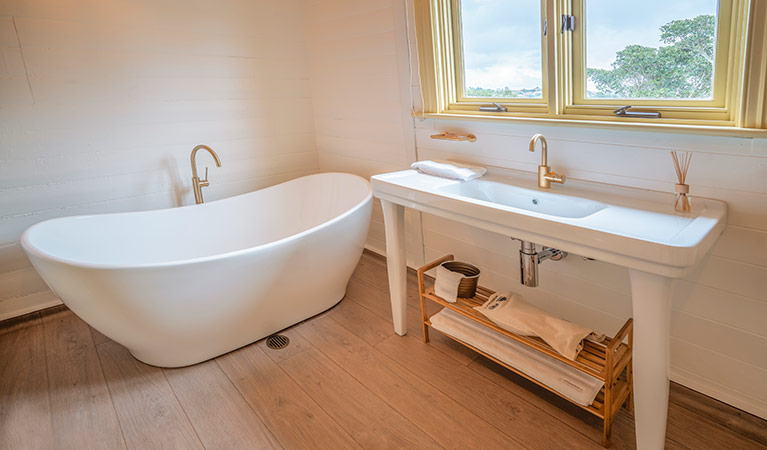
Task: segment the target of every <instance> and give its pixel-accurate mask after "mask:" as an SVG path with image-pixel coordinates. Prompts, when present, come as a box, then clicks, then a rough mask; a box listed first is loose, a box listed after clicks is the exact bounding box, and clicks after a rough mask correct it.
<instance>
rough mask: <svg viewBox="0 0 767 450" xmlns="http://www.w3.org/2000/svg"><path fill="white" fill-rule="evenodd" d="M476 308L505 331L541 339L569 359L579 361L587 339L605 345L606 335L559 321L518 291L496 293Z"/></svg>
mask: <svg viewBox="0 0 767 450" xmlns="http://www.w3.org/2000/svg"><path fill="white" fill-rule="evenodd" d="M474 309H476V310H477V311H479V312H481V313H482V314H484V315H485V317H487V318H488V319H490V320H492V321H493V322H495V323H496V324H497V325H498V326H499V327H501V328H503V329H504V330H508V331H511V332H512V333H514V334H518V335H520V336H538V337H540V338H541V339H543V340H544V341H546V343H547V344H549V345H550V346H551V348H553V349H554V350H556V351H557V352H558V353H560V354H561V355H562V356H564V357H565V358H568V359H571V360H573V361H575V358H576V357H577V356H578V353H579V352H580V351H581V349H582V348H583V340H584V339H589V340H590V341H593V342H602V341H604V339H605V335H604V334H599V333H596V332H595V331H593V330H590V329H588V328H586V327H582V326H580V325H577V324H574V323H572V322H568V321H566V320H562V319H558V318H556V317H554V316H551V315H550V314H548V313H547V312H546V311H544V310H542V309H540V308H536V307H535V306H533V305H531V304H529V303H527V302H526V301H525V300H524V298H522V296H521V295H519V294H516V293H514V292H507V293H505V294H499V293H495V294H493V295H491V296H490V298H489V299H487V301H486V302H485V304H483V305H482V306H477V307H475V308H474Z"/></svg>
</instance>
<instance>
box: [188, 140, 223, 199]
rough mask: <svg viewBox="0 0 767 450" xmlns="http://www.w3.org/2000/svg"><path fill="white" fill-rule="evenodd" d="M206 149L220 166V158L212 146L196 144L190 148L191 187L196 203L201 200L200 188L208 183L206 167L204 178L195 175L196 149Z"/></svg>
mask: <svg viewBox="0 0 767 450" xmlns="http://www.w3.org/2000/svg"><path fill="white" fill-rule="evenodd" d="M200 149H202V150H207V151H208V153H210V154H211V156H213V159H214V160H216V166H217V167H221V160H220V159H219V158H218V155H217V154H216V152H214V151H213V149H212V148H210V147H208V146H207V145H198V146H197V147H195V148H194V150H192V156H191V158H190V159H191V162H192V187H193V188H194V201H195V203H197V204H198V205H199V204H200V203H202V202H203V200H202V188H203V187H205V186H208V185H210V182H208V168H207V167H205V179H204V180H201V179H200V177H199V176H198V175H197V150H200Z"/></svg>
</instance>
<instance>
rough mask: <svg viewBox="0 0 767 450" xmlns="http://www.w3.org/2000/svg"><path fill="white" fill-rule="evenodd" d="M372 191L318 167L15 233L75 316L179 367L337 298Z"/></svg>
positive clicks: (362, 232)
mask: <svg viewBox="0 0 767 450" xmlns="http://www.w3.org/2000/svg"><path fill="white" fill-rule="evenodd" d="M371 198H372V196H371V190H370V185H369V183H368V182H367V181H366V180H365V179H363V178H360V177H358V176H355V175H351V174H343V173H325V174H318V175H310V176H306V177H302V178H298V179H295V180H292V181H288V182H285V183H282V184H279V185H276V186H272V187H269V188H266V189H261V190H259V191H255V192H251V193H248V194H243V195H239V196H236V197H231V198H227V199H224V200H218V201H213V202H209V203H204V204H201V205H194V206H187V207H181V208H172V209H163V210H156V211H146V212H129V213H120V214H103V215H93V216H78V217H63V218H59V219H53V220H48V221H45V222H42V223H39V224H37V225H34V226H32V227H30V228H29V229H27V230H26V231H25V232H24V235H23V236H22V240H21V242H22V245H23V247H24V250H26V252H27V255H29V258H30V260H31V261H32V264H33V265H34V266H35V268H36V269H37V271H38V272H39V273H40V275H41V276H42V277H43V279H44V280H45V282H46V283H47V284H48V286H50V288H51V289H52V290H53V291H54V292H55V293H56V295H58V296H59V298H61V300H62V301H63V302H64V303H65V304H66V305H67V306H68V307H69V308H70V309H71V310H72V311H73V312H74V313H75V314H77V315H78V316H80V317H81V318H82V319H83V320H85V321H86V322H88V323H89V324H90V325H91V326H93V327H94V328H95V329H97V330H98V331H100V332H101V333H103V334H105V335H106V336H107V337H109V338H111V339H113V340H114V341H116V342H118V343H120V344H122V345H124V346H125V347H127V348H128V350H130V352H131V353H132V354H133V356H135V357H136V358H138V359H139V360H141V361H143V362H146V363H148V364H152V365H155V366H161V367H180V366H186V365H190V364H195V363H198V362H202V361H205V360H208V359H210V358H213V357H216V356H218V355H221V354H223V353H226V352H229V351H231V350H234V349H236V348H239V347H242V346H244V345H247V344H250V343H251V342H254V341H256V340H258V339H261V338H263V337H265V336H267V335H269V334H272V333H274V332H276V331H279V330H281V329H284V328H286V327H288V326H290V325H293V324H295V323H297V322H300V321H302V320H304V319H307V318H309V317H311V316H314V315H316V314H318V313H320V312H322V311H325V310H327V309H328V308H330V307H332V306H333V305H335V304H336V303H338V301H340V300H341V298H342V297H343V296H344V293H345V291H346V285H347V283H348V281H349V278H350V277H351V274H352V272H353V271H354V268H355V267H356V265H357V262H358V261H359V258H360V256H361V254H362V249H363V245H364V243H365V239H366V237H367V232H368V227H369V224H370V214H371V208H372V204H371Z"/></svg>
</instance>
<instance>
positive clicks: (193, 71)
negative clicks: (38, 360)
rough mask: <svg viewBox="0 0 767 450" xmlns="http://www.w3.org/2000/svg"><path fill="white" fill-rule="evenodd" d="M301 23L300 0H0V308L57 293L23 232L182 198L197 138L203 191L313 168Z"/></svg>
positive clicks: (24, 306) (227, 191) (33, 303)
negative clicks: (215, 157)
mask: <svg viewBox="0 0 767 450" xmlns="http://www.w3.org/2000/svg"><path fill="white" fill-rule="evenodd" d="M303 29H304V8H303V4H302V2H301V1H300V0H286V1H279V2H274V1H267V0H258V1H252V0H223V1H206V2H193V3H190V2H188V1H184V0H165V1H162V2H158V1H154V0H139V1H131V2H123V1H115V0H103V1H98V2H91V1H85V0H24V1H22V0H0V319H2V318H6V317H11V316H14V315H18V314H22V313H24V312H27V311H31V310H34V309H38V308H40V307H43V306H47V305H50V304H55V303H57V302H58V299H57V298H56V297H55V296H54V295H53V294H52V293H51V292H50V291H49V290H48V289H47V288H46V286H45V284H44V283H43V282H42V280H41V279H40V278H39V276H37V274H36V273H35V271H34V270H33V269H32V267H31V266H30V265H29V262H28V260H27V259H26V257H25V256H24V253H23V251H22V250H21V248H20V245H19V242H18V241H19V236H20V235H21V233H22V231H23V230H24V229H25V228H26V227H28V226H30V225H32V224H34V223H37V222H40V221H42V220H45V219H50V218H54V217H60V216H67V215H76V214H90V213H103V212H112V211H129V210H139V209H154V208H165V207H171V206H178V205H182V204H190V203H192V202H193V196H192V193H191V183H190V178H191V171H190V167H189V152H190V151H191V150H192V148H193V147H194V146H195V145H197V144H200V143H205V144H208V145H210V146H212V147H213V149H214V150H216V151H217V152H218V154H219V155H220V157H221V159H222V162H223V167H222V168H220V169H217V168H215V167H211V170H210V181H211V186H210V188H206V189H205V198H206V199H208V200H213V199H216V198H221V197H226V196H231V195H235V194H239V193H243V192H248V191H251V190H253V189H257V188H260V187H264V186H268V185H271V184H275V183H278V182H281V181H284V180H287V179H291V178H295V177H297V176H300V175H304V174H309V173H313V172H316V171H317V169H318V159H317V152H316V149H315V139H314V125H313V116H312V106H311V105H312V102H311V86H310V80H309V72H308V58H307V52H306V34H305V33H304V32H303ZM199 163H200V170H201V171H202V170H204V166H206V165H212V160H211V159H210V157H209V156H207V155H204V154H200V157H199Z"/></svg>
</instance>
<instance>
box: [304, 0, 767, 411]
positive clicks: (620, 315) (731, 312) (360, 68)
mask: <svg viewBox="0 0 767 450" xmlns="http://www.w3.org/2000/svg"><path fill="white" fill-rule="evenodd" d="M306 3H307V8H308V14H307V18H308V28H307V30H308V33H309V36H310V47H309V52H310V61H311V73H312V89H313V92H314V98H315V100H316V101H315V123H316V124H317V135H318V137H317V148H318V152H319V155H320V168H321V169H322V170H345V171H351V172H356V173H359V174H361V175H364V176H369V175H371V174H374V173H379V172H386V171H391V170H396V169H403V168H405V167H407V165H408V164H409V162H410V161H411V159H412V157H415V154H414V152H410V150H409V146H410V141H409V140H408V139H407V138H406V136H407V135H408V133H409V132H413V131H414V132H415V134H416V143H417V157H418V158H419V159H447V158H454V159H458V160H464V161H473V162H477V163H480V164H483V165H486V166H488V167H490V169H491V170H493V171H496V172H499V173H503V172H504V169H515V170H524V171H530V172H535V171H536V170H537V168H536V166H537V165H538V164H539V161H540V153H537V152H536V153H534V154H533V153H530V152H528V150H527V143H528V141H529V138H530V136H532V135H533V134H534V133H539V132H542V133H544V134H545V135H546V136H547V137H548V140H549V161H550V165H551V166H553V167H554V168H555V169H556V170H557V171H558V172H563V173H565V174H567V175H568V176H569V177H571V178H573V179H581V180H590V181H598V182H602V183H606V184H605V188H606V189H609V188H610V185H611V184H613V185H622V186H631V187H636V188H641V189H652V190H661V191H673V185H674V183H675V174H674V171H673V166H672V163H671V158H670V156H669V154H668V150H669V149H677V150H687V151H692V152H694V153H695V155H694V157H693V160H692V164H691V168H690V173H689V178H688V180H689V183H690V185H691V186H692V193H693V194H694V195H698V196H705V197H713V198H718V199H722V200H725V201H727V203H728V205H729V218H728V220H729V225H728V227H727V229H726V231H725V232H724V235H723V236H722V237H721V239H720V240H719V242H718V244H717V245H716V247H715V248H714V250H713V251H712V253H711V255H709V256H708V257H707V258H706V259H705V260H704V261H703V263H702V264H701V265H700V266H699V267H698V268H697V270H696V271H695V272H694V273H693V274H691V275H690V276H688V277H687V278H685V279H683V280H678V281H675V282H674V297H673V316H672V336H673V340H672V373H671V376H672V379H674V380H675V381H677V382H679V383H681V384H684V385H686V386H689V387H691V388H693V389H696V390H699V391H701V392H704V393H706V394H709V395H711V396H713V397H716V398H719V399H721V400H723V401H725V402H728V403H731V404H733V405H735V406H737V407H740V408H742V409H745V410H747V411H749V412H752V413H754V414H757V415H760V416H762V417H767V139H750V138H727V137H711V136H691V135H684V134H673V133H649V132H629V131H616V130H610V129H596V128H578V127H565V126H537V125H511V124H499V123H481V122H468V121H467V122H459V121H442V120H425V121H419V120H411V119H409V118H407V113H408V112H409V109H410V104H411V99H410V96H409V94H408V86H410V85H411V83H410V78H409V73H408V70H407V63H408V54H407V44H406V43H404V42H403V41H404V40H405V36H406V32H405V23H406V22H405V11H404V6H403V0H385V1H384V0H379V1H372V0H368V1H352V0H327V1H319V0H318V1H307V2H306ZM411 30H412V29H411ZM414 78H416V80H415V82H414V83H412V88H413V92H417V91H418V86H417V77H414ZM415 103H418V101H417V100H416V102H415ZM403 111H404V115H403ZM402 127H404V128H405V132H404V136H405V137H402V136H403V132H402ZM444 130H448V131H453V132H458V133H469V132H471V133H474V134H476V135H477V142H476V143H474V144H470V143H455V142H447V141H437V140H432V139H429V135H430V134H434V133H436V132H440V131H444ZM557 188H559V186H555V187H554V189H557ZM412 216H413V215H411V225H415V226H417V223H418V221H417V218H412ZM422 224H423V228H422V233H423V249H424V251H425V257H426V258H427V259H434V258H436V257H438V256H441V255H443V254H446V253H454V254H455V255H456V257H458V258H461V259H465V260H468V261H471V262H473V263H476V264H477V265H479V266H480V267H481V269H482V271H483V275H482V283H483V284H485V285H487V286H489V287H491V288H494V289H514V290H517V291H519V292H522V293H523V294H524V295H525V296H527V297H528V298H530V299H531V300H533V301H535V302H536V303H537V304H539V305H541V306H542V307H544V308H547V309H549V310H550V311H552V312H554V313H555V314H558V315H560V316H562V317H564V318H566V319H569V320H573V321H576V322H579V323H582V324H585V325H588V326H592V327H594V328H596V329H598V330H600V331H604V332H607V333H614V332H615V331H617V327H618V326H619V325H620V324H622V322H623V321H624V320H625V319H626V318H627V317H628V316H630V314H631V298H630V290H629V281H628V274H627V271H626V270H625V269H623V268H620V267H617V266H614V265H610V264H606V263H602V262H598V261H584V260H582V259H581V258H579V257H578V256H577V255H573V256H571V257H570V258H568V259H567V260H565V261H563V262H559V263H553V262H547V263H545V264H543V265H542V266H541V286H540V287H539V288H535V289H532V288H525V287H523V286H521V285H520V284H519V281H518V259H517V251H518V244H516V243H515V241H511V240H510V239H509V238H508V237H506V236H499V235H495V234H492V233H488V232H485V231H481V230H477V229H474V228H471V227H467V226H465V225H461V224H458V223H454V222H450V221H447V220H444V219H439V218H437V217H433V216H429V215H424V216H423V220H422ZM418 237H419V234H418V233H417V231H413V232H412V233H411V239H410V242H408V244H409V246H410V248H411V249H412V247H413V245H416V246H418V245H419V243H418ZM383 241H384V235H383V225H382V223H381V218H380V216H376V217H375V218H374V222H373V226H372V227H371V232H370V238H369V241H368V242H369V246H370V247H371V248H372V249H375V250H376V251H382V250H383V249H384V247H383ZM638 301H641V299H638Z"/></svg>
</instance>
